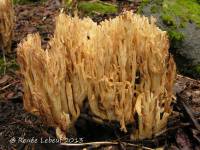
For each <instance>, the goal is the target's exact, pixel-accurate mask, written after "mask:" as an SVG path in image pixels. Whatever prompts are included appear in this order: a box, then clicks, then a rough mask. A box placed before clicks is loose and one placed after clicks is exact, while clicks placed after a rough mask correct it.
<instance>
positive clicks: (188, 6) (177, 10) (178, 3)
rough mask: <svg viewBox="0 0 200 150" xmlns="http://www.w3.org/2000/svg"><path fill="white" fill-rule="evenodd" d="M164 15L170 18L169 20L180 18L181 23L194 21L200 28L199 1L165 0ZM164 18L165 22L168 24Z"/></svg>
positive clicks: (163, 4)
mask: <svg viewBox="0 0 200 150" xmlns="http://www.w3.org/2000/svg"><path fill="white" fill-rule="evenodd" d="M162 7H163V11H162V15H164V16H170V18H169V20H170V21H171V20H176V18H177V17H179V18H180V22H189V21H192V22H194V23H196V24H197V25H198V26H199V27H200V5H199V4H198V2H197V0H163V3H162ZM166 19H168V18H164V20H163V21H165V22H166Z"/></svg>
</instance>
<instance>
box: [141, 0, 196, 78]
mask: <svg viewBox="0 0 200 150" xmlns="http://www.w3.org/2000/svg"><path fill="white" fill-rule="evenodd" d="M198 2H199V0H153V1H150V0H143V2H142V3H141V6H140V8H139V11H138V13H140V14H143V15H145V16H154V17H155V18H156V19H157V25H158V26H159V27H160V28H162V29H163V30H166V31H167V32H168V35H169V38H170V46H171V47H170V51H171V52H172V53H173V55H174V57H175V61H176V63H177V66H178V70H179V71H180V72H181V73H186V74H187V75H191V76H193V74H194V72H195V71H197V70H198V69H194V66H196V65H197V64H200V42H199V41H200V5H199V3H198ZM183 60H184V61H183ZM186 60H187V61H186ZM188 64H189V65H188Z"/></svg>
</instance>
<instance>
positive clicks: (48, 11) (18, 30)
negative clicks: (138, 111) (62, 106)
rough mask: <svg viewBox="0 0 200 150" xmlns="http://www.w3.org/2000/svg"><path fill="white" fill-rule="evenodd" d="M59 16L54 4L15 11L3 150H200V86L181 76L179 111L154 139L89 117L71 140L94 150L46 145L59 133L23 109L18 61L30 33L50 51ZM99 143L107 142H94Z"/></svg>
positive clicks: (2, 111) (0, 137) (3, 82)
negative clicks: (37, 35)
mask: <svg viewBox="0 0 200 150" xmlns="http://www.w3.org/2000/svg"><path fill="white" fill-rule="evenodd" d="M138 5H139V3H131V4H129V5H126V4H124V5H123V6H122V9H132V10H134V11H136V9H137V6H138ZM58 13H59V6H57V5H56V4H55V3H53V2H52V1H50V2H46V3H42V4H41V3H30V4H26V5H16V6H15V14H16V20H17V21H16V24H15V31H14V39H13V42H12V43H13V44H12V54H10V55H9V56H7V57H6V59H7V64H9V65H8V66H6V67H7V68H6V73H5V74H1V75H0V150H1V149H8V150H11V149H17V150H23V149H37V150H46V149H48V150H50V149H52V150H54V149H83V148H87V149H105V150H112V149H113V150H114V149H116V150H117V149H122V150H124V149H147V150H151V149H155V148H163V149H173V150H178V149H184V150H190V149H191V150H192V149H195V150H200V125H199V122H200V81H198V80H194V79H191V78H188V77H184V76H181V75H178V76H177V80H176V83H175V86H174V92H175V93H176V95H177V99H176V101H175V102H174V103H173V107H174V111H173V113H172V115H171V117H170V119H169V122H168V126H167V128H166V130H164V131H163V132H162V133H159V134H158V135H156V136H155V137H154V138H153V139H151V140H149V139H146V140H143V141H130V139H129V136H128V134H124V133H121V132H120V131H119V129H118V128H116V127H113V126H112V127H111V126H109V125H108V124H105V125H99V124H96V123H95V122H93V121H92V120H91V119H90V118H87V116H86V117H84V116H83V117H80V118H79V119H78V121H77V123H76V129H77V135H76V136H75V135H73V134H72V135H70V136H71V137H69V140H71V143H74V141H75V137H76V138H78V140H80V139H81V140H83V142H84V143H85V142H90V143H89V144H88V145H89V146H88V145H84V144H83V145H79V146H71V147H70V146H69V145H68V146H66V145H60V143H59V142H58V144H53V145H52V144H49V143H48V144H45V139H56V135H55V130H54V129H53V128H52V127H49V126H47V125H45V124H43V123H42V120H41V119H40V118H38V117H36V116H34V115H32V114H30V113H27V112H26V111H25V110H24V109H23V101H22V96H23V87H22V82H21V76H20V73H19V67H18V65H17V62H16V48H17V44H18V43H19V42H20V41H21V40H22V39H23V38H24V37H26V36H27V34H29V33H35V32H39V33H40V35H41V37H42V45H43V46H44V47H45V46H46V44H47V42H48V40H49V39H50V37H51V36H52V34H53V31H54V22H55V16H56V15H57V14H58ZM115 15H117V14H111V15H96V16H94V18H93V19H94V20H95V21H97V22H99V21H102V20H104V19H106V18H109V17H114V16H115ZM4 67H5V66H4ZM3 69H4V68H3ZM0 70H2V68H1V69H0ZM30 140H32V141H30ZM76 140H77V139H76ZM94 141H95V142H98V141H104V142H102V143H91V142H94ZM41 142H43V143H41ZM108 142H110V143H108ZM52 143H53V142H52Z"/></svg>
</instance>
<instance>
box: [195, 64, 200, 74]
mask: <svg viewBox="0 0 200 150" xmlns="http://www.w3.org/2000/svg"><path fill="white" fill-rule="evenodd" d="M194 71H195V72H196V73H198V74H200V64H199V65H196V66H195V67H194Z"/></svg>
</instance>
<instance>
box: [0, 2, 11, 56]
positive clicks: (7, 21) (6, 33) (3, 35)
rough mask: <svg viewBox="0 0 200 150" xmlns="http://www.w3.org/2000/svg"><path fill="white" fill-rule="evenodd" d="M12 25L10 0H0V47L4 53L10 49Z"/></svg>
mask: <svg viewBox="0 0 200 150" xmlns="http://www.w3.org/2000/svg"><path fill="white" fill-rule="evenodd" d="M13 26H14V10H13V4H12V0H0V49H1V50H3V51H4V52H5V53H8V52H10V50H11V40H12V35H13Z"/></svg>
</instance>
